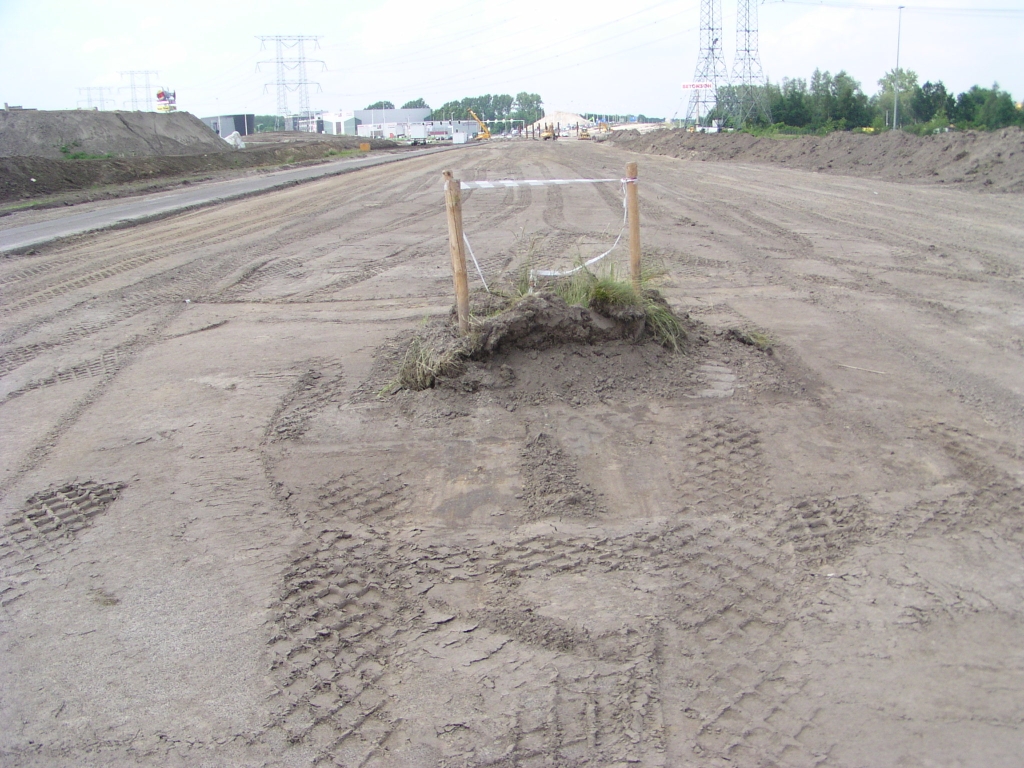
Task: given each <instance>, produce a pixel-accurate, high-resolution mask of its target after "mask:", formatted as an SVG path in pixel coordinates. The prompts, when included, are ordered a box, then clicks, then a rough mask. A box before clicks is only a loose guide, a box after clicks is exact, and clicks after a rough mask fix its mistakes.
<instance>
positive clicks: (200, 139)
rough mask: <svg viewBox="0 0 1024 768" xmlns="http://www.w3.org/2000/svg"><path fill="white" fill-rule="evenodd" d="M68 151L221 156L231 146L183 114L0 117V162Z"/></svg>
mask: <svg viewBox="0 0 1024 768" xmlns="http://www.w3.org/2000/svg"><path fill="white" fill-rule="evenodd" d="M62 147H66V148H67V151H68V152H71V153H76V152H84V153H86V154H90V155H113V156H115V157H137V156H140V155H199V154H203V153H206V152H227V151H228V150H229V149H231V146H230V145H229V144H228V143H227V142H226V141H224V140H223V139H221V138H220V137H219V136H217V134H216V133H214V132H213V131H211V130H210V129H209V128H207V127H206V125H204V124H203V122H202V121H201V120H200V119H199V118H197V117H196V116H195V115H190V114H189V113H188V112H173V113H171V114H166V115H165V114H159V113H156V112H94V111H88V110H77V109H76V110H61V111H49V110H35V109H31V110H28V109H27V110H15V111H7V110H5V111H2V112H0V157H11V156H22V157H49V158H52V159H60V158H62V157H63V156H64V153H62V152H61V148H62Z"/></svg>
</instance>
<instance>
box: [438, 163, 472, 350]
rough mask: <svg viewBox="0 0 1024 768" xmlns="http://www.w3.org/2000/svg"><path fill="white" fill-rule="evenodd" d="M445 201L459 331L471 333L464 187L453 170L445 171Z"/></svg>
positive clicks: (462, 333) (463, 333)
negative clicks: (463, 222) (463, 204)
mask: <svg viewBox="0 0 1024 768" xmlns="http://www.w3.org/2000/svg"><path fill="white" fill-rule="evenodd" d="M444 202H445V207H446V208H447V209H448V246H449V248H450V249H451V252H452V280H453V281H454V283H455V307H456V311H457V312H458V316H459V333H460V334H461V335H463V336H465V335H466V334H467V333H469V277H468V276H467V275H466V240H465V236H464V235H463V234H462V187H461V186H460V184H459V180H458V179H456V178H454V177H453V176H452V172H451V171H445V172H444Z"/></svg>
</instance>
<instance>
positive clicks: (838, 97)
mask: <svg viewBox="0 0 1024 768" xmlns="http://www.w3.org/2000/svg"><path fill="white" fill-rule="evenodd" d="M832 96H833V102H832V109H833V113H834V114H833V118H832V119H833V120H835V121H837V122H842V124H843V125H844V126H845V127H846V128H862V127H864V126H866V125H871V120H872V119H873V118H874V113H873V110H872V109H871V104H870V102H869V100H868V97H867V95H866V94H865V93H864V92H863V91H862V90H861V89H860V83H859V82H857V81H856V80H854V79H853V78H852V77H850V75H848V74H847V73H846V72H845V71H844V70H840V71H839V72H838V73H837V74H836V76H835V77H834V78H833V79H832Z"/></svg>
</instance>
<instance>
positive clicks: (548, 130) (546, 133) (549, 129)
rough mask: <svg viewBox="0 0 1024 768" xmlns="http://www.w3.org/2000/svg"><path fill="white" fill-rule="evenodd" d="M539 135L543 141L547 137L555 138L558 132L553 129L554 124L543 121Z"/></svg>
mask: <svg viewBox="0 0 1024 768" xmlns="http://www.w3.org/2000/svg"><path fill="white" fill-rule="evenodd" d="M540 137H541V139H543V140H544V141H547V140H548V139H557V138H558V133H557V132H556V131H555V126H553V125H552V124H551V123H544V127H543V128H541V129H540Z"/></svg>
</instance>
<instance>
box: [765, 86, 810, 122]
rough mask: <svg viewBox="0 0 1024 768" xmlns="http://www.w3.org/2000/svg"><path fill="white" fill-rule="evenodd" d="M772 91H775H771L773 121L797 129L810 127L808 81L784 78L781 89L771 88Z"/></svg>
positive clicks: (770, 102)
mask: <svg viewBox="0 0 1024 768" xmlns="http://www.w3.org/2000/svg"><path fill="white" fill-rule="evenodd" d="M771 89H772V90H773V91H774V93H772V91H769V93H770V96H769V99H770V101H769V104H770V105H771V110H772V119H774V120H775V121H776V122H779V123H785V124H786V125H792V126H793V127H795V128H802V127H804V126H806V125H810V123H811V110H810V106H809V104H808V91H807V81H806V80H803V79H802V78H795V79H792V80H790V79H789V78H783V80H782V87H781V88H776V87H775V86H771Z"/></svg>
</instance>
